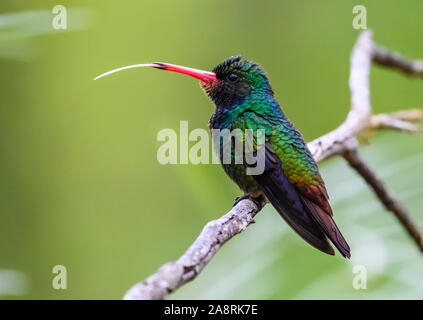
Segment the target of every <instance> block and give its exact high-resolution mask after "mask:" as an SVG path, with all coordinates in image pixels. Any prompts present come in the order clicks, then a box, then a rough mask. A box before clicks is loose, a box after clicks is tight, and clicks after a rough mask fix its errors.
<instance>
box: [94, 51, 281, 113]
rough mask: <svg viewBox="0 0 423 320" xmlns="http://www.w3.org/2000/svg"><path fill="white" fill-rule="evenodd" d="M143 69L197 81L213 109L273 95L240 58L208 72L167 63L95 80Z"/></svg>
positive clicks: (260, 73) (253, 67)
mask: <svg viewBox="0 0 423 320" xmlns="http://www.w3.org/2000/svg"><path fill="white" fill-rule="evenodd" d="M146 66H150V67H154V68H157V69H161V70H167V71H172V72H177V73H182V74H186V75H189V76H191V77H193V78H196V79H198V80H200V85H201V87H202V88H203V90H204V91H205V92H206V93H207V95H208V96H209V97H210V98H211V99H212V100H213V101H214V103H215V104H216V105H217V106H221V107H224V108H231V107H233V106H236V105H237V104H239V103H241V102H242V101H243V100H245V99H246V98H247V97H248V96H250V95H253V94H256V95H262V96H263V95H271V96H273V91H272V88H271V86H270V83H269V80H268V79H267V76H266V74H265V72H264V71H263V70H262V69H261V67H260V66H259V65H258V64H256V63H254V62H252V61H248V60H242V57H241V56H233V57H230V58H229V59H227V60H225V61H223V62H222V63H220V64H218V65H217V66H216V67H214V68H213V71H212V72H210V71H204V70H198V69H193V68H187V67H182V66H178V65H174V64H170V63H163V62H155V63H151V64H143V65H134V66H128V67H123V68H119V69H115V70H112V71H109V72H106V73H105V74H102V75H100V76H98V77H97V78H95V79H98V78H100V77H103V76H105V75H108V74H110V73H113V72H116V71H120V70H123V69H128V68H133V67H146Z"/></svg>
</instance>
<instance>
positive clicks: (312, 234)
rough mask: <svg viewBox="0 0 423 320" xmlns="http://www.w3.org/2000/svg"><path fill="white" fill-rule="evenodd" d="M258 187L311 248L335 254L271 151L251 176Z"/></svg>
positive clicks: (266, 153)
mask: <svg viewBox="0 0 423 320" xmlns="http://www.w3.org/2000/svg"><path fill="white" fill-rule="evenodd" d="M254 178H255V179H256V181H257V182H258V184H259V186H260V189H261V190H262V191H263V193H264V194H265V195H266V197H267V199H268V200H269V201H270V203H271V204H272V205H273V206H274V207H275V209H276V210H277V211H278V212H279V214H280V215H281V216H282V218H283V219H284V220H285V221H286V222H287V223H288V225H289V226H290V227H291V228H292V229H294V231H296V232H297V233H298V235H300V236H301V237H302V238H303V239H304V240H305V241H307V242H308V243H309V244H311V245H312V246H313V247H315V248H317V249H319V250H321V251H323V252H325V253H328V254H331V255H334V254H335V253H334V251H333V248H332V247H331V246H330V244H329V242H328V240H327V238H326V236H325V234H324V233H323V231H322V229H321V228H320V227H319V225H318V224H317V223H316V222H315V220H314V219H313V218H312V217H311V216H310V215H309V214H308V213H307V212H306V210H304V205H303V203H302V200H301V198H300V196H299V194H298V191H297V189H296V188H295V187H294V186H293V185H292V184H291V183H290V182H289V180H288V178H287V177H286V176H285V175H284V173H283V171H282V166H281V160H280V159H279V157H278V156H277V155H276V154H274V153H269V150H268V149H267V148H266V152H265V171H264V172H263V173H262V174H261V175H256V176H254Z"/></svg>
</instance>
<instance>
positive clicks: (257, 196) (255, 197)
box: [232, 192, 265, 210]
mask: <svg viewBox="0 0 423 320" xmlns="http://www.w3.org/2000/svg"><path fill="white" fill-rule="evenodd" d="M245 199H250V200H251V201H253V202H254V204H255V205H256V206H257V208H258V209H259V210H261V209H262V208H263V206H264V203H265V199H264V195H263V194H262V193H261V192H259V193H254V194H251V193H246V194H244V195H242V196H240V197H236V198H235V202H234V205H233V206H232V207H235V206H236V205H237V204H238V203H240V202H241V201H242V200H245Z"/></svg>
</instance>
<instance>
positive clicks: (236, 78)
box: [228, 73, 238, 82]
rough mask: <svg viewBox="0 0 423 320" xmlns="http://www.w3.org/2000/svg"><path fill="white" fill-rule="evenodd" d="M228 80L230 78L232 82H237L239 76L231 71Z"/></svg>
mask: <svg viewBox="0 0 423 320" xmlns="http://www.w3.org/2000/svg"><path fill="white" fill-rule="evenodd" d="M228 80H229V81H230V82H236V81H238V76H237V75H236V74H235V73H231V74H230V75H229V76H228Z"/></svg>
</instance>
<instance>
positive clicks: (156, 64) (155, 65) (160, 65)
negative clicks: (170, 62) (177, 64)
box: [152, 62, 166, 70]
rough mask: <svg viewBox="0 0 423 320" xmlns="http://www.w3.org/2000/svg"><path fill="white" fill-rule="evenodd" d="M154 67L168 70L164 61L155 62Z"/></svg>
mask: <svg viewBox="0 0 423 320" xmlns="http://www.w3.org/2000/svg"><path fill="white" fill-rule="evenodd" d="M152 67H153V68H156V69H161V70H166V64H165V63H163V62H153V63H152Z"/></svg>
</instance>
